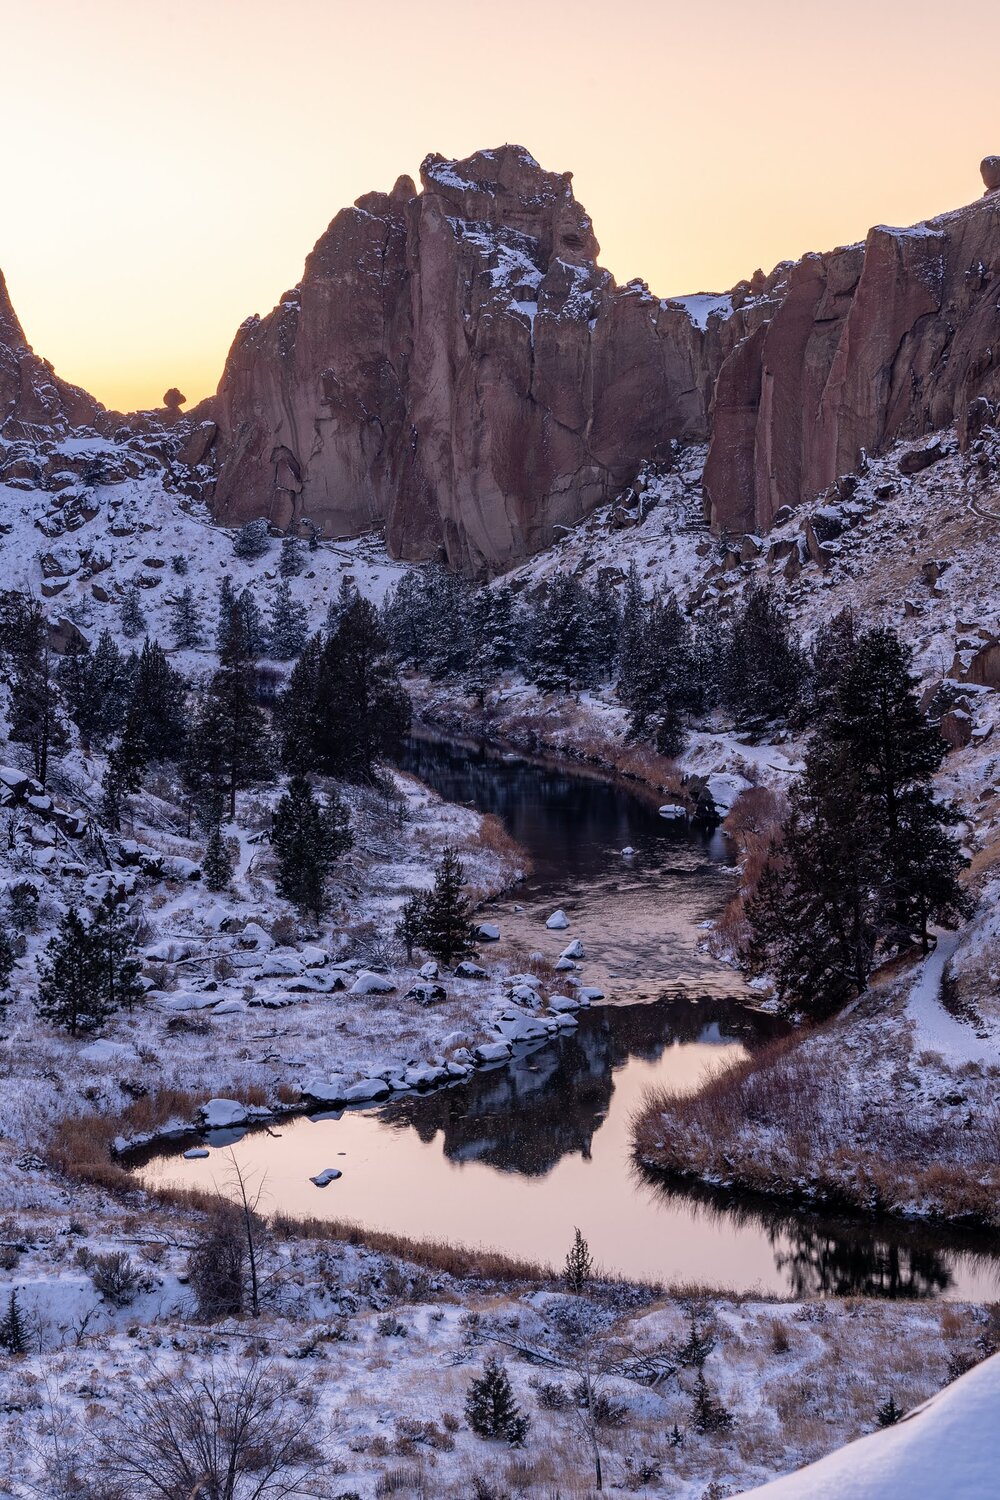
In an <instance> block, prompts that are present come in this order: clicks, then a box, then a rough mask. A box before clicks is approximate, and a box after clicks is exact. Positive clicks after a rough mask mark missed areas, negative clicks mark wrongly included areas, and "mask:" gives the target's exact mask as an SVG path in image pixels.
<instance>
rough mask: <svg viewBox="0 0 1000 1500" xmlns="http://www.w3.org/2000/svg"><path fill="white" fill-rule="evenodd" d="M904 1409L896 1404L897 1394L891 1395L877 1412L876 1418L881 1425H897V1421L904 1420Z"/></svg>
mask: <svg viewBox="0 0 1000 1500" xmlns="http://www.w3.org/2000/svg"><path fill="white" fill-rule="evenodd" d="M902 1418H903V1409H902V1407H900V1406H897V1405H896V1398H895V1396H892V1395H890V1397H889V1399H888V1400H887V1401H884V1402H883V1403H882V1405H881V1406H880V1407H879V1408H878V1410H877V1411H876V1413H875V1420H876V1422H877V1423H878V1425H879V1426H880V1427H895V1425H896V1423H897V1422H900V1421H902Z"/></svg>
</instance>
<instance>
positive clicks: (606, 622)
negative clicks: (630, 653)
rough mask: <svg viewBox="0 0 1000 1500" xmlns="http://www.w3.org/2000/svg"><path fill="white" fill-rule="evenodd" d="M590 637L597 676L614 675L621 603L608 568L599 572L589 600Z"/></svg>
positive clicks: (619, 632)
mask: <svg viewBox="0 0 1000 1500" xmlns="http://www.w3.org/2000/svg"><path fill="white" fill-rule="evenodd" d="M588 614H589V617H590V618H589V632H588V633H589V638H590V642H591V648H592V651H593V657H594V665H595V668H596V675H597V677H598V678H599V679H600V680H601V681H605V680H607V679H608V678H610V677H612V676H613V675H614V671H615V666H616V664H617V661H618V645H619V641H620V638H621V631H622V606H621V604H620V603H619V600H618V592H617V590H616V588H615V586H614V584H613V583H612V582H611V578H610V576H609V574H608V571H607V569H605V568H601V569H600V570H599V571H598V574H597V577H596V578H595V580H594V582H593V584H592V586H591V589H590V598H589V600H588Z"/></svg>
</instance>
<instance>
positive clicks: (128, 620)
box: [121, 584, 146, 640]
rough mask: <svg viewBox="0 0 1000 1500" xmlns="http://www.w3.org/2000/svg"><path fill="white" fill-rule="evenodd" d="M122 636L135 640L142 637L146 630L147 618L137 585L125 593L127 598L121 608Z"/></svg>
mask: <svg viewBox="0 0 1000 1500" xmlns="http://www.w3.org/2000/svg"><path fill="white" fill-rule="evenodd" d="M121 624H122V634H123V635H124V636H125V637H126V638H127V639H128V640H133V639H134V638H135V637H136V636H139V635H142V634H143V632H144V631H145V629H146V616H145V614H144V613H143V608H142V603H141V601H140V598H139V590H138V589H137V588H136V586H135V584H132V586H131V587H130V588H128V589H126V591H125V598H124V599H123V600H122V607H121Z"/></svg>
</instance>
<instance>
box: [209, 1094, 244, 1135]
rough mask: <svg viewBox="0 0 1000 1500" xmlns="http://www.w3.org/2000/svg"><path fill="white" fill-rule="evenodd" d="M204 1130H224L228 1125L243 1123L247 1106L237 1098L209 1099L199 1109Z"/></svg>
mask: <svg viewBox="0 0 1000 1500" xmlns="http://www.w3.org/2000/svg"><path fill="white" fill-rule="evenodd" d="M199 1113H200V1115H201V1118H202V1123H203V1124H204V1126H205V1129H206V1130H225V1129H227V1128H228V1127H229V1126H230V1125H243V1124H245V1123H246V1120H247V1108H246V1105H245V1104H241V1103H240V1101H239V1100H238V1099H209V1100H208V1102H207V1103H206V1104H203V1105H202V1107H201V1109H200V1111H199Z"/></svg>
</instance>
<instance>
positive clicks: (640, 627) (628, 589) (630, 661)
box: [618, 561, 646, 703]
mask: <svg viewBox="0 0 1000 1500" xmlns="http://www.w3.org/2000/svg"><path fill="white" fill-rule="evenodd" d="M645 628H646V597H645V595H644V593H643V591H642V583H641V582H640V579H639V569H638V568H637V567H636V565H635V562H634V561H633V562H631V563H630V564H629V570H628V573H627V575H626V578H625V587H624V589H623V590H622V604H621V623H620V625H619V630H618V696H619V698H620V699H621V700H622V702H623V703H629V702H630V701H631V700H632V698H633V697H634V695H635V691H636V673H637V671H638V667H639V663H640V661H641V660H642V657H643V648H644V642H645Z"/></svg>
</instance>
